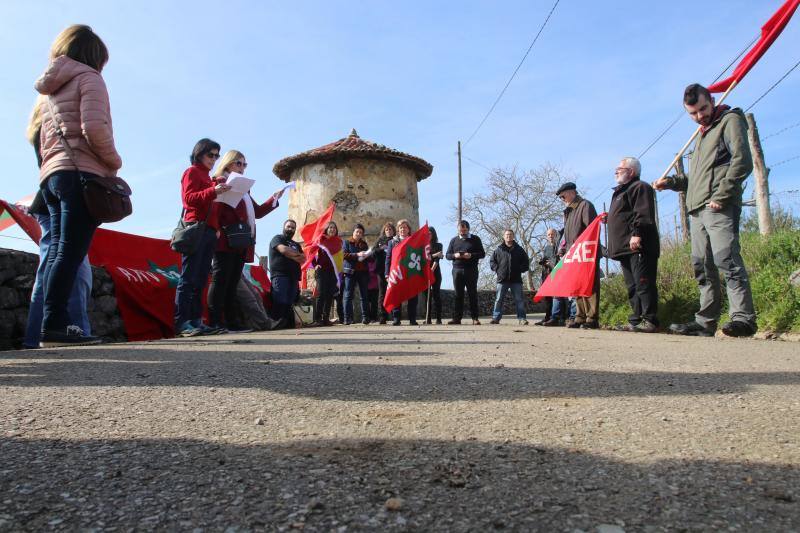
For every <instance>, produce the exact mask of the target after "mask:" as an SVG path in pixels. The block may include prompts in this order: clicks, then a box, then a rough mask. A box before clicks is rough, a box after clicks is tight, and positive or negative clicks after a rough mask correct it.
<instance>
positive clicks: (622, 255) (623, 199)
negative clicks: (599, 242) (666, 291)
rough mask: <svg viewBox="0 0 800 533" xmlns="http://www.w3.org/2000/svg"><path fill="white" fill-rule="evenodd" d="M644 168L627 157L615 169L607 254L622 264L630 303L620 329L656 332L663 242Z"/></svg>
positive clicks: (652, 193) (608, 220)
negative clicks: (643, 171) (643, 174)
mask: <svg viewBox="0 0 800 533" xmlns="http://www.w3.org/2000/svg"><path fill="white" fill-rule="evenodd" d="M641 170H642V167H641V164H640V163H639V160H638V159H636V158H635V157H626V158H624V159H622V161H620V164H619V166H618V167H617V169H616V172H615V173H614V177H615V179H616V181H617V187H616V188H615V189H614V194H613V195H612V196H611V205H610V206H609V209H608V219H607V224H608V225H607V231H608V254H609V256H610V257H611V259H614V260H616V261H619V263H620V266H621V267H622V274H623V276H624V277H625V285H626V286H627V288H628V300H629V301H630V304H631V311H632V312H631V315H630V317H628V321H629V322H630V323H629V324H628V325H627V326H623V327H622V328H621V329H623V330H625V331H636V332H640V333H655V332H656V331H658V316H657V313H658V289H657V287H656V276H657V274H658V256H659V253H660V249H661V244H660V242H659V237H658V228H657V227H656V208H655V193H654V192H653V187H651V186H650V184H648V183H645V182H644V181H641V180H640V179H639V176H640V174H641Z"/></svg>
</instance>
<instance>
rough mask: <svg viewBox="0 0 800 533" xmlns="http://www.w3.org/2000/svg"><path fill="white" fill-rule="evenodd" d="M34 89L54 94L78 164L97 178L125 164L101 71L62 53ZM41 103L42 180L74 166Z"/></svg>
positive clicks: (47, 112) (62, 126)
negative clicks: (118, 149)
mask: <svg viewBox="0 0 800 533" xmlns="http://www.w3.org/2000/svg"><path fill="white" fill-rule="evenodd" d="M35 87H36V90H37V91H39V93H41V94H42V95H44V96H45V97H46V96H50V97H51V99H52V103H53V108H54V109H55V113H56V116H57V117H58V121H59V124H60V125H61V129H62V130H63V131H64V135H65V136H66V138H67V142H68V143H69V145H70V147H71V148H72V151H73V153H74V154H75V158H76V159H77V163H78V168H79V169H80V170H82V171H84V172H90V173H92V174H97V175H98V176H106V177H110V176H115V175H116V173H117V170H119V169H120V167H122V159H121V158H120V156H119V154H118V153H117V149H116V148H115V147H114V133H113V131H112V128H111V108H110V106H109V103H108V91H107V90H106V84H105V82H104V81H103V77H102V76H100V73H99V72H97V71H96V70H94V69H93V68H92V67H90V66H88V65H84V64H83V63H79V62H78V61H75V60H74V59H71V58H69V57H67V56H60V57H57V58H55V59H54V60H53V61H52V63H50V66H49V67H48V68H47V70H46V71H45V73H44V74H42V77H41V78H39V79H38V80H36V85H35ZM41 105H42V106H43V108H42V132H41V137H40V140H41V149H42V160H43V161H42V168H41V170H40V172H39V180H40V182H41V181H42V180H44V179H45V178H46V177H48V176H49V175H50V174H52V173H53V172H55V171H57V170H75V165H73V164H72V161H70V158H69V156H68V155H67V153H66V151H64V148H63V145H62V144H61V140H60V139H59V137H58V134H57V133H56V130H55V128H54V127H53V121H52V119H51V117H50V107H49V106H48V105H47V101H46V100H45V101H44V102H43V103H42V104H41Z"/></svg>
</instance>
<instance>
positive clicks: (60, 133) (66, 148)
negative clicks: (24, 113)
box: [47, 95, 86, 182]
mask: <svg viewBox="0 0 800 533" xmlns="http://www.w3.org/2000/svg"><path fill="white" fill-rule="evenodd" d="M47 107H48V108H49V109H50V120H52V121H53V128H55V130H56V133H57V134H58V140H59V141H61V146H63V147H64V151H65V152H66V153H67V157H69V160H70V161H72V164H73V165H74V166H75V170H77V171H78V175H79V176H80V178H81V182H85V181H86V180H85V179H84V177H83V174H82V173H81V169H80V168H78V163H77V161H76V160H75V152H73V151H72V147H71V146H70V145H69V143H68V142H67V138H66V136H65V135H64V130H62V129H61V124H59V123H58V117H57V116H56V110H55V107H53V100H52V98H50V96H49V95H48V96H47Z"/></svg>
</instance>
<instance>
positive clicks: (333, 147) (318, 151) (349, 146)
mask: <svg viewBox="0 0 800 533" xmlns="http://www.w3.org/2000/svg"><path fill="white" fill-rule="evenodd" d="M356 157H358V158H362V159H384V160H389V161H395V162H397V163H399V164H401V165H405V166H407V167H409V168H411V169H412V170H414V172H415V173H416V174H417V181H421V180H424V179H425V178H427V177H428V176H430V175H431V173H432V172H433V165H431V164H430V163H428V162H427V161H425V160H424V159H421V158H419V157H416V156H413V155H411V154H406V153H404V152H400V151H398V150H394V149H392V148H389V147H387V146H384V145H382V144H378V143H374V142H372V141H366V140H364V139H362V138H361V137H359V136H358V133H356V130H355V129H353V130H352V131H351V132H350V135H348V136H347V137H345V138H343V139H339V140H338V141H335V142H332V143H330V144H326V145H325V146H320V147H319V148H314V149H312V150H307V151H305V152H301V153H299V154H296V155H292V156H289V157H285V158H283V159H281V160H280V161H278V162H277V163H275V166H274V167H272V172H274V173H275V175H276V176H278V177H279V178H280V179H282V180H283V181H289V178H290V176H291V174H292V171H293V170H294V169H296V168H299V167H302V166H304V165H307V164H309V163H319V162H324V161H336V160H346V159H352V158H356Z"/></svg>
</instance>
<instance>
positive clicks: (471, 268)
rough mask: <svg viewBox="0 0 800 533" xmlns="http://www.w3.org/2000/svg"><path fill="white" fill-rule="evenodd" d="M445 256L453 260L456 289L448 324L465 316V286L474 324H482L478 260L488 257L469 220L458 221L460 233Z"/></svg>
mask: <svg viewBox="0 0 800 533" xmlns="http://www.w3.org/2000/svg"><path fill="white" fill-rule="evenodd" d="M445 257H447V259H448V260H449V261H452V262H453V288H454V289H455V291H456V302H455V309H454V310H453V320H451V321H450V322H448V323H447V324H448V325H453V324H461V318H462V317H463V316H464V288H465V287H466V289H467V295H468V297H469V313H470V315H471V316H472V325H473V326H480V325H481V322H480V320H478V261H479V260H481V259H483V258H484V257H486V252H485V251H484V249H483V243H482V242H481V239H480V237H478V236H477V235H472V234H471V233H470V232H469V222H467V221H466V220H462V221H460V222H459V223H458V235H456V236H455V237H453V239H452V240H451V241H450V245H449V246H448V247H447V253H446V254H445Z"/></svg>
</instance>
